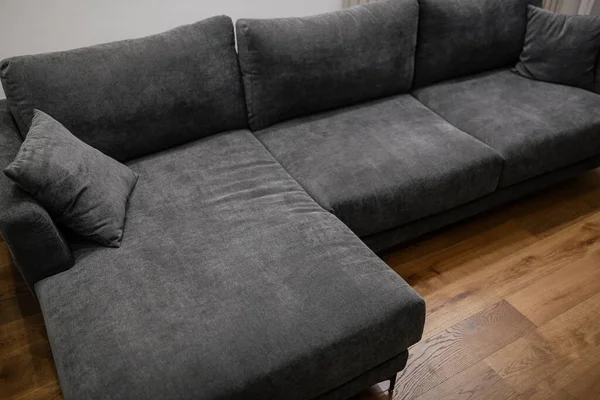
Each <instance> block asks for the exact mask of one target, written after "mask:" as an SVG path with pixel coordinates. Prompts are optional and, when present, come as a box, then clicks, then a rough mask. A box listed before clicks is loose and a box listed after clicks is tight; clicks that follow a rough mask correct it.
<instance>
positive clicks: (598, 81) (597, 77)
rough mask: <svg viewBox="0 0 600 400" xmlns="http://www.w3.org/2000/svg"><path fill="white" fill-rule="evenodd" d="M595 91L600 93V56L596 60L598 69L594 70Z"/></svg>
mask: <svg viewBox="0 0 600 400" xmlns="http://www.w3.org/2000/svg"><path fill="white" fill-rule="evenodd" d="M594 91H595V92H596V93H598V94H600V56H599V57H598V59H597V60H596V69H595V71H594Z"/></svg>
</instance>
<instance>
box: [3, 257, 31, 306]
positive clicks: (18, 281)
mask: <svg viewBox="0 0 600 400" xmlns="http://www.w3.org/2000/svg"><path fill="white" fill-rule="evenodd" d="M29 293H30V291H29V287H28V286H27V284H26V283H25V281H24V280H23V278H22V277H21V274H20V273H19V271H18V270H17V267H15V266H14V264H12V263H10V264H8V265H6V266H0V301H1V300H7V299H11V298H14V297H16V296H18V295H27V294H29Z"/></svg>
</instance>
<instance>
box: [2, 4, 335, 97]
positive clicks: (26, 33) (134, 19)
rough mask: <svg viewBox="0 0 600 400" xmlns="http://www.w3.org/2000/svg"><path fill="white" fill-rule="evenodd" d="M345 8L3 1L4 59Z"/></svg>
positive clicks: (296, 5)
mask: <svg viewBox="0 0 600 400" xmlns="http://www.w3.org/2000/svg"><path fill="white" fill-rule="evenodd" d="M341 7H342V0H0V60H1V59H4V58H7V57H11V56H16V55H22V54H35V53H43V52H48V51H58V50H67V49H72V48H76V47H82V46H88V45H92V44H97V43H104V42H110V41H113V40H119V39H127V38H134V37H140V36H144V35H149V34H152V33H158V32H162V31H164V30H167V29H170V28H173V27H175V26H178V25H182V24H187V23H191V22H194V21H197V20H200V19H203V18H206V17H210V16H213V15H218V14H226V15H229V16H230V17H232V18H233V19H234V20H236V19H238V18H242V17H248V18H263V17H264V18H268V17H288V16H304V15H310V14H318V13H322V12H328V11H334V10H339V9H341ZM0 98H4V93H3V92H2V90H1V89H0Z"/></svg>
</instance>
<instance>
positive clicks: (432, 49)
mask: <svg viewBox="0 0 600 400" xmlns="http://www.w3.org/2000/svg"><path fill="white" fill-rule="evenodd" d="M528 3H531V4H534V5H538V6H541V3H542V0H419V37H418V41H417V53H416V56H415V86H416V87H421V86H426V85H429V84H432V83H435V82H439V81H443V80H445V79H452V78H457V77H461V76H466V75H469V74H473V73H478V72H483V71H486V70H490V69H494V68H500V67H508V66H514V64H515V63H516V62H517V60H518V58H519V54H521V50H522V49H523V42H524V38H525V27H526V24H527V4H528Z"/></svg>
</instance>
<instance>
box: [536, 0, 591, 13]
mask: <svg viewBox="0 0 600 400" xmlns="http://www.w3.org/2000/svg"><path fill="white" fill-rule="evenodd" d="M595 2H596V0H544V8H545V9H546V10H550V11H554V12H559V13H563V14H579V15H589V14H591V13H592V10H593V8H594V3H595Z"/></svg>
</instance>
